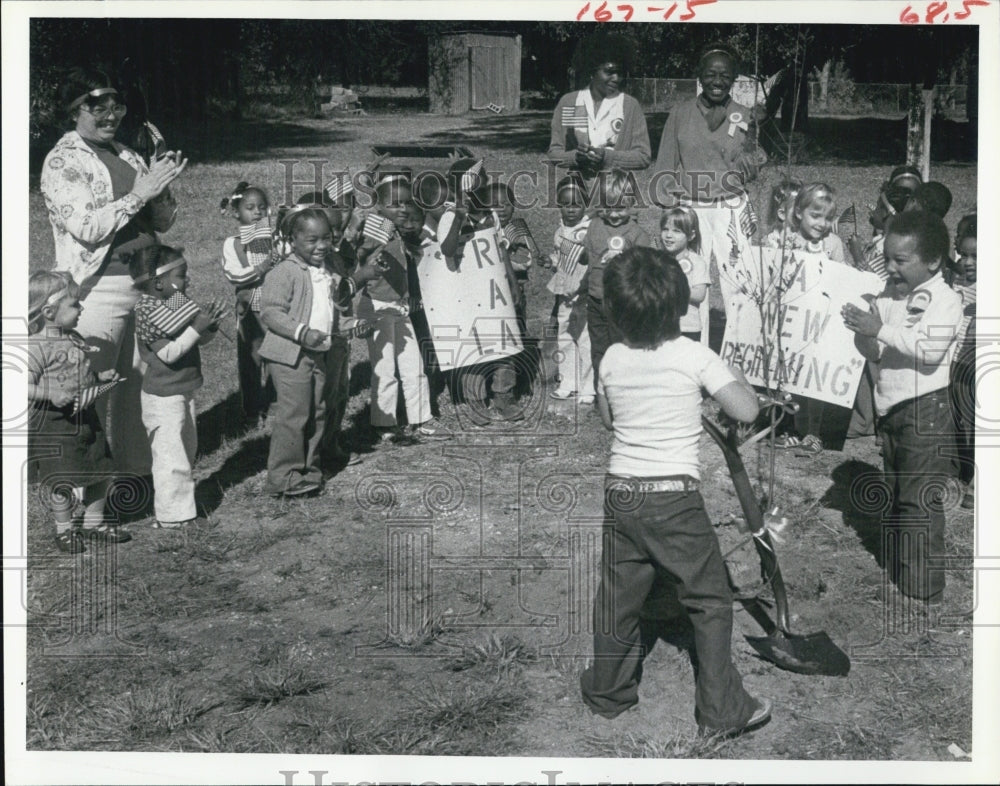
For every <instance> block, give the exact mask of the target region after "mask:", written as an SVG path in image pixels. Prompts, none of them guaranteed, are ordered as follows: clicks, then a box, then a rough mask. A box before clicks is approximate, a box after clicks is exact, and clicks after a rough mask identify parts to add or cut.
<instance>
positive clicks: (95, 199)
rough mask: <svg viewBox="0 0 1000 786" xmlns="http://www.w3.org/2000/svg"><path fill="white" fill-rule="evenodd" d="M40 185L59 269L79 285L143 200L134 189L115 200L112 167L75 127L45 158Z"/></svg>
mask: <svg viewBox="0 0 1000 786" xmlns="http://www.w3.org/2000/svg"><path fill="white" fill-rule="evenodd" d="M114 147H115V149H116V150H117V151H118V156H119V158H121V159H122V160H123V161H124V162H125V163H126V164H128V165H129V166H131V167H132V168H133V169H135V170H136V172H139V173H144V172H146V171H147V169H146V165H145V163H143V160H142V159H141V158H140V157H139V156H138V155H137V154H136V153H134V152H133V151H131V150H129V149H128V148H127V147H124V146H122V145H119V144H118V143H114ZM41 188H42V196H44V197H45V206H46V207H47V208H48V211H49V223H50V224H51V225H52V236H53V239H54V240H55V247H56V269H57V270H65V271H67V272H68V273H70V274H71V275H72V276H73V280H74V281H76V282H77V283H78V284H81V283H83V281H84V280H85V279H86V278H89V277H90V276H92V275H94V274H95V273H96V272H97V271H98V269H99V268H100V267H101V263H102V262H103V261H104V258H105V257H106V256H107V253H108V249H110V248H111V244H112V241H114V239H115V234H116V233H117V232H118V230H120V229H121V228H122V227H124V226H125V225H126V224H128V223H129V221H131V220H132V219H133V218H134V217H135V215H136V213H138V212H139V210H141V209H142V206H143V202H142V200H140V199H139V198H138V197H137V196H135V195H134V194H131V193H128V194H125V196H123V197H121V198H120V199H115V198H114V188H113V186H112V182H111V174H110V172H108V168H107V167H106V166H105V165H104V164H103V163H101V160H100V158H98V156H97V153H96V152H94V150H93V149H92V148H91V147H90V146H89V145H88V144H87V143H86V142H84V141H83V138H82V137H81V136H80V135H79V134H78V133H77V132H76V131H70V132H68V133H67V134H65V135H64V136H63V137H62V139H60V140H59V141H58V142H57V143H56V145H55V147H53V148H52V150H51V151H49V154H48V155H47V156H46V157H45V163H44V164H43V165H42V179H41Z"/></svg>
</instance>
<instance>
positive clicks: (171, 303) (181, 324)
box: [148, 292, 201, 339]
mask: <svg viewBox="0 0 1000 786" xmlns="http://www.w3.org/2000/svg"><path fill="white" fill-rule="evenodd" d="M200 310H201V309H199V308H198V304H197V303H195V302H194V301H193V300H191V299H189V298H188V297H187V295H184V294H182V293H181V292H174V294H172V295H171V296H170V297H169V298H167V299H166V300H164V301H163V302H162V303H160V304H158V305H157V306H156V308H154V309H153V310H152V311H151V312H150V314H149V319H148V323H149V325H150V327H152V328H153V329H154V330H156V331H158V332H160V333H162V334H163V335H162V336H159V337H158V338H171V339H172V338H176V337H177V336H179V335H180V334H181V333H182V332H183V331H184V328H186V327H187V326H188V325H190V324H191V323H192V322H193V321H194V318H195V317H196V316H198V313H199V312H200Z"/></svg>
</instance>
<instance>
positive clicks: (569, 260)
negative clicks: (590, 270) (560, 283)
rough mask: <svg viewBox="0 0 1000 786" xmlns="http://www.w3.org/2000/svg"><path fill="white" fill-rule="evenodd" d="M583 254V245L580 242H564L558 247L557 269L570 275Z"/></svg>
mask: <svg viewBox="0 0 1000 786" xmlns="http://www.w3.org/2000/svg"><path fill="white" fill-rule="evenodd" d="M581 256H583V245H582V244H580V243H564V244H563V246H562V247H561V248H560V249H559V270H560V271H561V272H563V273H566V274H567V275H572V274H573V273H574V272H575V271H576V267H577V265H579V264H580V257H581Z"/></svg>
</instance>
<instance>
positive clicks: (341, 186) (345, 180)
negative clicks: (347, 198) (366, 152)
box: [324, 172, 354, 202]
mask: <svg viewBox="0 0 1000 786" xmlns="http://www.w3.org/2000/svg"><path fill="white" fill-rule="evenodd" d="M324 188H325V189H326V195H327V196H328V197H330V199H332V200H333V201H334V202H336V201H337V200H339V199H340V198H341V197H343V196H344V195H345V194H350V193H351V192H352V191H354V184H353V183H352V182H351V176H350V175H349V174H348V173H346V172H341V173H340V174H338V175H335V176H334V177H333V179H332V180H331V181H330V182H329V183H327V184H326V185H325V186H324Z"/></svg>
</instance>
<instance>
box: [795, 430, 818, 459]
mask: <svg viewBox="0 0 1000 786" xmlns="http://www.w3.org/2000/svg"><path fill="white" fill-rule="evenodd" d="M822 452H823V443H822V441H820V438H819V437H817V436H815V435H813V434H807V435H806V436H804V437H803V438H802V441H801V442H800V443H799V445H798V447H796V449H795V455H796V456H818V455H819V454H820V453H822Z"/></svg>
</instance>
